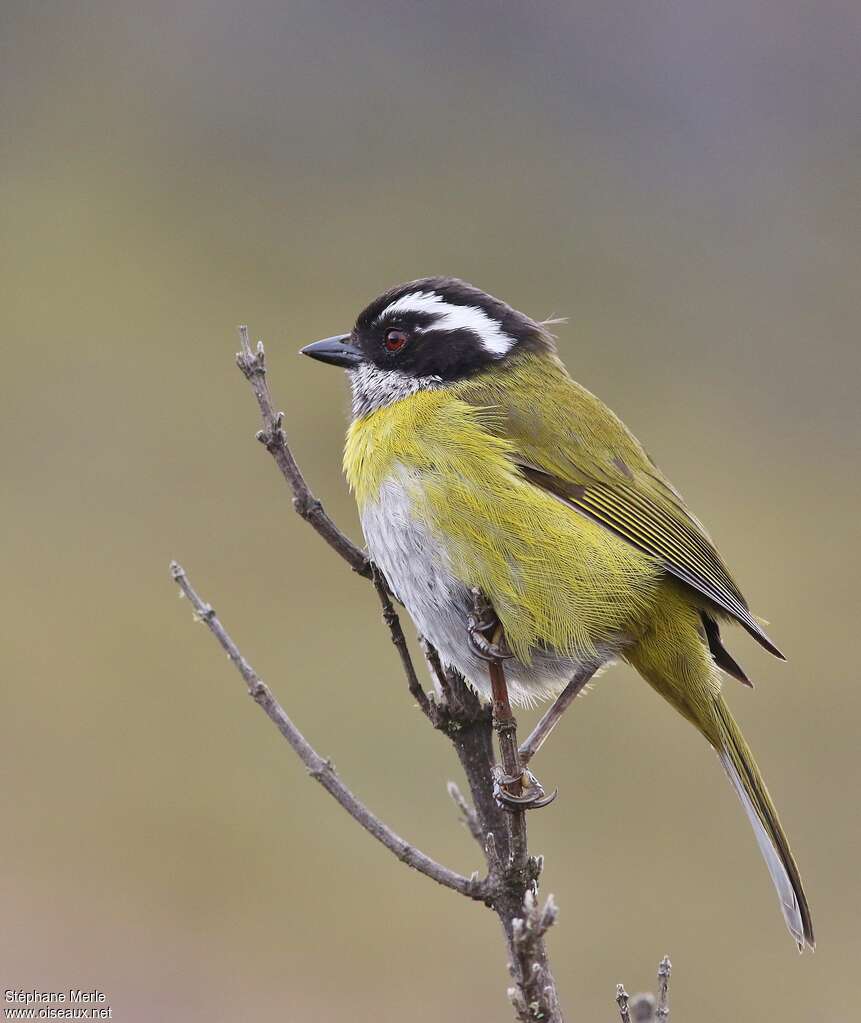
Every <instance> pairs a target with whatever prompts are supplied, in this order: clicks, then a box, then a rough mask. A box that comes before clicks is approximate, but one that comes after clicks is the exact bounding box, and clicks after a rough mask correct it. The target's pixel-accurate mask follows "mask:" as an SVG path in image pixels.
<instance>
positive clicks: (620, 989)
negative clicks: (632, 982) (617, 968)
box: [616, 984, 631, 1023]
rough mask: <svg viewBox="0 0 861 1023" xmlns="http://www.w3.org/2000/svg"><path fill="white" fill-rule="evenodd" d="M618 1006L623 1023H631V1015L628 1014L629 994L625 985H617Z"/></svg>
mask: <svg viewBox="0 0 861 1023" xmlns="http://www.w3.org/2000/svg"><path fill="white" fill-rule="evenodd" d="M616 1005H618V1006H619V1015H620V1016H621V1018H622V1023H631V1014H630V1012H628V992H627V991H626V990H625V985H624V984H617V985H616Z"/></svg>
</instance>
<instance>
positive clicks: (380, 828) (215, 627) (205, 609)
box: [170, 561, 487, 901]
mask: <svg viewBox="0 0 861 1023" xmlns="http://www.w3.org/2000/svg"><path fill="white" fill-rule="evenodd" d="M170 574H171V576H172V578H173V579H174V581H175V582H176V584H177V585H178V586H179V588H180V590H181V591H182V593H183V594H184V595H185V596H186V597H187V598H188V600H189V602H190V603H191V606H192V607H193V608H194V611H195V614H196V615H197V617H198V619H199V620H200V621H202V622H205V623H206V626H207V628H208V629H209V631H210V632H211V633H212V634H213V636H215V638H216V639H217V640H218V642H219V643H220V645H221V647H222V649H223V650H224V651H225V653H226V654H227V656H228V657H229V658H230V660H231V661H232V662H233V664H234V665H235V666H236V668H237V669H238V671H239V673H240V675H242V677H243V679H244V680H245V684H246V686H247V687H248V693H249V695H250V696H251V697H252V698H253V699H254V700H255V702H256V703H258V704H259V705H260V707H261V708H262V709H263V711H264V712H265V714H266V715H267V717H268V718H269V719H270V721H272V722H273V723H274V724H275V725H276V726H277V728H278V731H279V732H280V733H281V734H282V735H283V736H284V738H285V739H286V740H287V742H288V743H289V744H290V746H291V747H292V749H293V751H294V752H295V753H296V755H297V756H298V757H299V759H300V760H301V761H302V763H303V764H304V765H305V767H306V768H307V769H308V773H309V774H310V775H311V777H312V778H313V779H314V780H315V781H318V782H319V783H320V784H321V785H322V786H323V788H324V789H325V790H326V791H327V792H328V793H329V795H331V796H333V797H334V799H335V800H336V801H337V802H338V803H339V804H340V805H341V806H342V807H343V808H344V809H345V810H346V811H347V813H348V814H349V815H350V816H351V817H352V818H353V819H354V820H355V821H356V822H357V823H358V824H361V826H362V827H363V828H364V829H365V831H367V832H368V833H369V834H370V835H373V837H374V838H376V840H377V841H378V842H380V843H381V844H382V845H384V846H385V847H386V848H387V849H388V850H389V851H390V852H392V853H394V854H395V856H397V858H398V859H399V860H401V861H402V862H404V863H406V864H407V866H410V867H413V868H414V869H415V870H417V871H418V872H419V873H420V874H424V875H425V876H426V877H429V878H431V880H433V881H436V882H437V884H441V885H443V886H444V887H445V888H451V889H452V890H453V891H456V892H459V893H460V894H461V895H466V896H467V897H468V898H470V899H477V900H479V901H484V900H485V898H486V896H487V885H486V883H485V882H484V881H481V880H479V879H478V878H477V877H475V876H474V877H463V875H461V874H457V873H455V872H454V871H453V870H449V869H448V867H444V866H443V865H442V864H441V863H437V862H436V860H433V859H431V858H430V856H428V855H426V854H425V853H423V852H422V851H421V850H420V849H417V848H416V847H415V846H413V845H411V844H410V843H409V842H407V841H405V840H404V839H403V838H401V837H400V835H398V834H396V833H395V832H394V831H392V829H391V828H389V827H388V825H387V824H384V823H383V821H381V820H380V818H379V817H377V816H376V815H375V814H373V813H372V812H371V811H370V810H369V809H368V808H367V807H366V806H365V804H364V803H362V802H361V800H359V799H357V798H356V796H354V795H353V793H352V792H351V791H350V790H349V789H348V788H347V786H346V785H345V784H344V783H343V782H342V781H341V779H340V778H339V777H338V775H337V773H336V772H335V769H334V767H333V766H332V764H331V763H330V762H329V761H328V760H326V759H324V758H323V757H321V756H320V754H319V753H317V751H316V750H315V749H314V747H313V746H312V745H311V744H310V743H309V742H308V740H307V739H306V738H305V736H304V735H302V733H301V732H300V731H299V729H298V728H297V727H296V726H295V725H294V724H293V722H292V721H291V720H290V718H289V717H288V716H287V714H286V712H285V711H284V709H283V707H282V706H281V704H280V703H279V702H278V701H277V700H276V699H275V697H274V696H273V694H272V691H271V690H270V689H269V687H268V686H267V685H266V684H265V683H264V682H263V680H262V679H261V678H260V676H259V675H258V674H257V672H255V670H254V669H253V668H252V667H251V665H250V664H249V663H248V661H247V660H246V659H245V657H244V656H243V655H242V653H241V652H240V650H239V648H238V647H237V645H236V644H235V643H234V642H233V640H232V639H231V638H230V636H229V635H228V633H227V631H226V630H225V628H224V626H223V625H222V624H221V621H220V620H219V618H218V616H217V615H216V613H215V611H214V609H213V608H212V607H211V606H210V605H209V604H207V603H206V601H204V600H203V599H202V598H201V597H200V596H199V595H198V593H197V592H196V591H195V590H194V588H193V587H192V585H191V583H190V582H189V580H188V576H187V575H186V573H185V571H184V569H183V568H182V566H181V565H178V564H177V563H176V562H175V561H173V562H171V565H170Z"/></svg>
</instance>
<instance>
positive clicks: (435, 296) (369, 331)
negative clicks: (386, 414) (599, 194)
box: [302, 277, 553, 416]
mask: <svg viewBox="0 0 861 1023" xmlns="http://www.w3.org/2000/svg"><path fill="white" fill-rule="evenodd" d="M527 351H533V352H537V351H544V352H549V351H553V339H552V337H551V335H550V333H549V332H548V330H547V328H546V326H545V325H544V324H541V323H537V322H536V321H535V320H532V319H530V318H529V317H528V316H526V315H524V314H523V313H520V312H518V311H517V310H516V309H512V307H511V306H510V305H507V304H506V303H505V302H501V301H500V300H499V299H498V298H493V296H492V295H488V294H487V293H486V292H484V291H481V290H480V289H479V288H475V287H473V286H472V285H471V284H466V283H465V282H464V281H460V280H458V279H457V278H455V277H426V278H423V279H421V280H417V281H410V282H409V283H408V284H399V285H398V286H397V287H395V288H391V289H390V290H389V291H387V292H385V293H384V294H382V295H380V297H379V298H376V299H374V301H373V302H371V304H370V305H369V306H367V307H366V308H365V309H364V310H363V311H362V312H361V313H360V314H359V317H358V319H357V320H356V325H355V326H354V327H353V329H352V331H351V332H350V333H349V334H337V335H335V336H334V337H328V338H325V339H324V340H322V341H316V342H315V343H314V344H311V345H307V346H306V347H305V348H303V349H302V353H303V354H304V355H310V356H311V358H312V359H319V360H320V361H321V362H328V363H330V364H331V365H334V366H341V367H342V368H344V369H346V370H348V371H349V373H350V378H351V384H352V388H353V412H354V415H357V416H360V415H367V414H368V413H369V412H372V411H374V410H375V409H378V408H382V407H383V406H385V405H389V404H391V403H392V402H393V401H398V400H399V399H401V398H405V397H408V396H409V395H411V394H415V393H416V391H420V390H431V389H438V388H441V387H445V386H446V385H447V384H450V383H454V382H455V381H457V380H463V379H465V378H467V377H470V376H474V375H475V374H476V373H482V372H485V371H487V370H491V369H492V368H493V367H496V366H499V365H500V364H502V363H504V362H505V361H506V360H508V359H510V358H512V357H513V356H515V355H517V354H518V353H523V352H527Z"/></svg>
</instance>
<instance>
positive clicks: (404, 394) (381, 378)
mask: <svg viewBox="0 0 861 1023" xmlns="http://www.w3.org/2000/svg"><path fill="white" fill-rule="evenodd" d="M348 376H349V377H350V387H351V388H352V391H353V418H354V419H360V418H361V417H362V416H367V415H370V413H371V412H376V411H377V409H381V408H385V407H386V406H387V405H391V404H392V403H393V402H396V401H400V400H401V399H402V398H409V396H410V395H411V394H417V393H418V392H419V391H436V390H439V389H440V388H441V387H442V386H443V381H442V378H441V377H435V376H428V377H411V376H407V374H406V373H401V372H400V371H399V370H396V369H380V367H379V366H375V365H374V364H373V363H369V362H363V363H362V364H361V366H359V367H358V368H357V369H353V370H350V372H349V374H348Z"/></svg>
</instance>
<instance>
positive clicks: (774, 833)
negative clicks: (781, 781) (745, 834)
mask: <svg viewBox="0 0 861 1023" xmlns="http://www.w3.org/2000/svg"><path fill="white" fill-rule="evenodd" d="M715 713H716V719H717V721H716V723H717V730H718V737H719V745H718V746H717V747H716V748H717V754H718V757H719V758H720V762H721V764H722V765H723V768H724V770H725V771H726V773H727V775H728V776H729V780H730V782H732V786H733V788H734V789H735V791H736V793H737V794H738V798H739V799H740V800H741V804H742V806H743V807H744V810H745V813H746V814H747V817H748V820H749V821H750V823H751V825H752V827H753V831H754V834H755V835H756V841H757V843H758V845H759V848H760V851H761V852H762V856H763V859H764V860H765V863H766V866H767V867H768V872H769V874H771V880H772V881H773V882H774V887H775V888H776V889H777V895H778V898H779V899H780V908H781V909H782V910H783V917H784V919H785V920H786V925H787V927H788V928H789V930H790V933H791V934H792V936H793V938H795V941H796V943H797V944H798V948H799V951H804V947H805V945H807V946H809V947H810V948H811V949H812V948H815V947H816V941H815V938H814V936H813V921H812V919H811V916H810V907H809V906H808V904H807V898H806V896H805V894H804V888H803V887H802V884H801V876H800V875H799V872H798V867H797V866H796V863H795V859H794V858H793V855H792V852H791V850H790V848H789V841H788V840H787V838H786V834H785V832H784V830H783V827H782V825H781V823H780V820H779V819H778V816H777V810H776V809H775V807H774V803H772V801H771V796H770V795H769V794H768V789H767V788H766V787H765V782H764V781H763V779H762V775H761V774H760V773H759V768H758V767H757V766H756V761H755V760H754V759H753V754H752V753H751V751H750V747H749V746H748V745H747V743H746V742H745V739H744V736H743V735H742V734H741V730H740V729H739V727H738V725H737V724H736V723H735V720H734V719H733V716H732V714H730V711H729V708H728V707H727V705H726V703H724V700H723V697H721V696H720V695H718V697H717V699H716V700H715Z"/></svg>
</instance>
